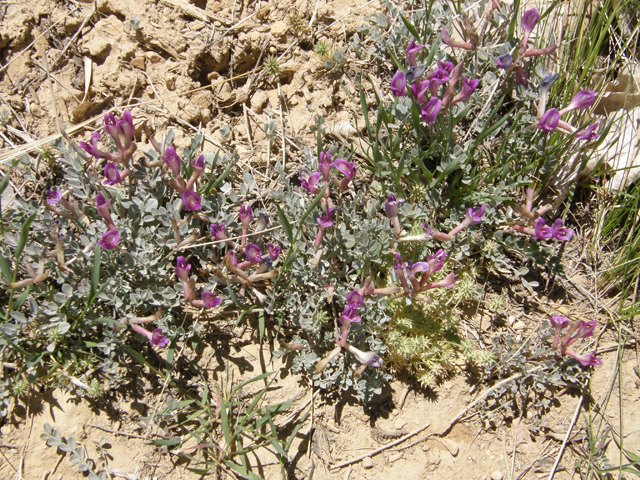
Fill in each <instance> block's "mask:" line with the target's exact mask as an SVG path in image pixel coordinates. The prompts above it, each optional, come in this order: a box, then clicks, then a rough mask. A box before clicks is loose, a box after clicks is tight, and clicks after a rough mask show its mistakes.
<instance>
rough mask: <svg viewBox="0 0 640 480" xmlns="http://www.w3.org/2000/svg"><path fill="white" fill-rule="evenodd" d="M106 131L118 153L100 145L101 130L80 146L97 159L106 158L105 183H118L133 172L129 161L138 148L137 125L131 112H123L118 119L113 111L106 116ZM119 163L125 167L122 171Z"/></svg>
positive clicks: (104, 168)
mask: <svg viewBox="0 0 640 480" xmlns="http://www.w3.org/2000/svg"><path fill="white" fill-rule="evenodd" d="M104 131H105V132H106V133H107V135H108V136H110V137H111V138H112V140H113V142H114V144H115V146H116V150H117V153H107V152H104V151H102V150H100V148H99V147H98V143H99V142H100V132H95V133H93V134H92V135H91V140H90V141H89V143H85V142H80V148H81V149H82V150H84V151H86V152H87V153H89V154H90V155H91V156H93V157H94V158H95V159H96V160H98V161H102V160H104V161H105V162H106V163H105V165H104V167H103V173H104V177H105V179H104V180H103V182H102V183H103V184H104V185H111V186H112V185H116V184H118V183H121V182H122V180H124V179H125V178H127V177H128V176H129V174H130V173H131V170H130V169H129V161H130V160H131V157H132V156H133V154H134V152H135V151H136V149H137V145H136V143H135V138H134V134H135V127H134V126H133V119H132V118H131V112H127V111H125V112H122V120H116V117H115V116H114V115H113V113H108V114H107V115H105V116H104ZM118 165H121V166H122V167H124V168H123V170H122V172H121V171H120V170H119V169H118Z"/></svg>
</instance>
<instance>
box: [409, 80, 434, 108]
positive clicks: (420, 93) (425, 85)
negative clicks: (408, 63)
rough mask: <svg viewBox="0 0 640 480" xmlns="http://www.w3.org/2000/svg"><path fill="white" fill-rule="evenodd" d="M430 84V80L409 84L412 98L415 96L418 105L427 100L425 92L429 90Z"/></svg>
mask: <svg viewBox="0 0 640 480" xmlns="http://www.w3.org/2000/svg"><path fill="white" fill-rule="evenodd" d="M430 85H431V80H424V81H422V82H420V83H418V84H415V83H414V84H413V85H411V93H413V98H415V99H416V100H417V101H418V103H419V104H420V105H424V104H425V103H427V102H428V100H427V97H426V96H425V94H426V93H427V91H429V86H430Z"/></svg>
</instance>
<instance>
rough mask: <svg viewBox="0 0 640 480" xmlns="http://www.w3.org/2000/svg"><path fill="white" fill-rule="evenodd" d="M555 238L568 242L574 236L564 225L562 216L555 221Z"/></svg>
mask: <svg viewBox="0 0 640 480" xmlns="http://www.w3.org/2000/svg"><path fill="white" fill-rule="evenodd" d="M553 238H555V239H556V240H559V241H561V242H568V241H569V240H571V239H572V238H573V232H572V231H571V230H569V229H568V228H567V227H565V226H564V222H563V221H562V219H561V218H558V219H557V220H556V221H555V222H554V223H553Z"/></svg>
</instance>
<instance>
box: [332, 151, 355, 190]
mask: <svg viewBox="0 0 640 480" xmlns="http://www.w3.org/2000/svg"><path fill="white" fill-rule="evenodd" d="M333 164H334V166H335V167H336V170H338V171H339V172H340V173H342V174H343V175H344V178H343V179H342V180H341V181H340V184H339V185H338V187H339V188H340V191H343V190H344V189H345V188H347V186H348V185H349V182H351V181H353V179H354V177H355V176H356V162H351V163H350V162H347V161H346V160H345V159H344V158H338V159H337V160H336V161H335V162H333Z"/></svg>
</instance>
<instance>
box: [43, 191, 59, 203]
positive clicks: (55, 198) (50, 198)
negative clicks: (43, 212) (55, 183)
mask: <svg viewBox="0 0 640 480" xmlns="http://www.w3.org/2000/svg"><path fill="white" fill-rule="evenodd" d="M46 195H47V203H48V204H49V205H57V204H59V203H60V201H61V200H62V193H61V192H60V190H47V192H46Z"/></svg>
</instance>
